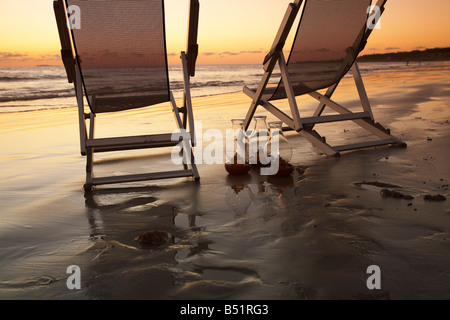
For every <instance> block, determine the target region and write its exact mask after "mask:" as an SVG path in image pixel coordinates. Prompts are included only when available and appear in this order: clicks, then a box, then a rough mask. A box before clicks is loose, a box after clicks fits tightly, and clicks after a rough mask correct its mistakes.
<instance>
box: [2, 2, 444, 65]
mask: <svg viewBox="0 0 450 320" xmlns="http://www.w3.org/2000/svg"><path fill="white" fill-rule="evenodd" d="M291 1H292V0H226V1H221V0H200V7H201V8H200V25H199V36H198V37H199V38H198V41H199V46H200V53H199V58H198V63H199V64H225V63H228V64H233V63H261V62H262V59H263V57H264V55H265V54H266V52H267V50H268V49H269V47H270V45H271V44H272V41H273V38H274V36H275V34H276V31H277V30H278V27H279V24H280V22H281V19H282V17H283V15H284V12H285V10H286V7H287V5H288V3H290V2H291ZM52 2H53V0H21V1H17V0H0V66H24V65H41V64H51V65H59V64H61V62H60V61H61V60H60V56H59V50H60V47H59V45H60V44H59V39H58V32H57V29H56V23H55V19H54V14H53V5H52ZM188 3H189V1H188V0H165V4H166V26H167V47H168V53H169V62H170V63H172V64H176V63H179V60H178V59H179V58H178V57H179V52H180V51H183V50H185V43H186V26H187V12H188ZM449 14H450V1H449V0H428V1H423V0H388V2H387V5H386V12H385V14H384V15H383V17H382V19H381V29H376V30H375V31H374V33H373V34H372V36H371V38H370V39H369V43H368V45H367V47H366V49H365V51H364V52H363V54H369V53H385V52H396V51H409V50H415V49H425V48H435V47H450V23H449V18H448V15H449ZM143 40H144V41H145V39H143Z"/></svg>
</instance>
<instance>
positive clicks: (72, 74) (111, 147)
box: [53, 0, 200, 190]
mask: <svg viewBox="0 0 450 320" xmlns="http://www.w3.org/2000/svg"><path fill="white" fill-rule="evenodd" d="M53 6H54V12H55V16H56V22H57V25H58V31H59V37H60V41H61V47H62V49H61V57H62V60H63V63H64V67H65V69H66V73H67V77H68V81H69V83H74V87H75V94H76V98H77V105H78V114H79V128H80V148H81V154H82V155H83V156H86V157H87V164H86V183H85V185H84V189H85V190H91V189H92V187H93V186H95V185H105V184H115V183H124V182H136V181H146V180H159V179H170V178H178V177H194V179H195V180H196V181H198V180H199V179H200V176H199V173H198V170H197V167H196V165H195V159H194V156H193V152H192V147H194V146H195V145H196V137H195V128H194V116H193V110H192V102H191V95H190V77H192V76H194V75H195V64H196V59H197V55H198V45H197V30H198V18H199V2H198V0H190V8H189V22H188V24H189V25H188V30H189V32H188V41H187V52H184V51H183V52H181V56H180V58H181V64H182V70H183V81H184V90H183V92H184V94H183V104H184V105H183V107H182V108H178V107H177V105H176V103H175V100H174V97H173V94H172V92H170V101H171V105H172V109H173V115H174V117H175V122H176V125H177V126H178V128H179V130H180V131H181V132H186V133H187V134H184V135H183V136H182V138H180V141H172V139H171V138H172V133H166V134H153V135H140V136H129V137H113V138H95V137H94V131H95V117H96V115H95V114H94V113H93V112H88V113H86V112H85V109H87V108H85V105H84V102H83V97H84V91H83V85H82V76H81V71H80V66H79V63H78V59H77V57H76V55H75V54H74V52H75V50H74V47H73V43H72V36H71V33H70V29H69V28H68V13H67V9H66V5H65V1H64V0H55V1H54V2H53ZM180 114H183V117H181V116H180ZM86 120H89V130H88V126H87V124H86ZM180 143H181V144H182V147H183V150H182V153H183V157H184V160H183V167H184V168H183V170H173V171H166V172H153V173H144V174H134V175H122V176H111V177H94V174H93V167H94V153H98V152H110V151H121V150H132V149H144V148H163V147H174V146H176V145H179V144H180Z"/></svg>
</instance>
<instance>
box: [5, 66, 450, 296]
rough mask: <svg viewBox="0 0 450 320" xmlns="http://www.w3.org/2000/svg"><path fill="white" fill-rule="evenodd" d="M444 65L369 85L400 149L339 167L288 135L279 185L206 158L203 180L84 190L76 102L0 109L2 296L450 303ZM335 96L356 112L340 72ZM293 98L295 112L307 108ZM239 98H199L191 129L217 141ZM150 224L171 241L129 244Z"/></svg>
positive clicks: (449, 92)
mask: <svg viewBox="0 0 450 320" xmlns="http://www.w3.org/2000/svg"><path fill="white" fill-rule="evenodd" d="M449 71H450V64H449V63H443V65H442V66H440V67H433V68H429V67H427V66H423V67H422V68H420V69H414V70H398V71H392V72H387V73H375V74H373V75H371V76H368V77H365V78H364V82H365V85H366V89H367V91H368V94H369V98H370V101H371V103H372V107H373V112H374V115H375V119H376V120H377V121H378V122H380V123H381V124H383V125H384V126H385V127H387V128H389V129H390V130H391V133H392V134H393V135H395V136H396V137H398V138H400V139H402V140H403V141H404V142H406V143H407V144H408V147H407V148H393V147H379V148H371V149H366V150H360V151H356V152H348V153H343V154H342V156H341V157H339V158H335V157H329V156H325V155H323V154H321V153H320V152H319V151H318V150H317V149H316V148H314V147H313V146H312V145H311V144H309V142H307V141H306V140H304V139H303V138H302V137H300V136H296V135H294V134H293V133H288V134H287V138H288V140H289V141H290V142H291V143H292V145H293V147H294V156H293V159H292V164H293V165H294V166H295V169H296V170H295V171H294V174H293V175H292V176H291V177H287V178H277V177H270V176H261V175H260V174H259V170H258V169H253V170H252V171H251V172H250V174H249V175H246V176H229V175H228V174H227V172H226V171H225V169H224V167H223V164H213V165H208V164H206V163H202V164H200V165H199V171H200V175H201V181H200V182H199V183H195V182H194V181H193V180H191V179H172V180H165V181H152V182H141V183H131V184H122V185H112V186H103V187H97V188H96V189H95V190H94V191H92V192H87V193H85V192H84V191H83V189H82V186H83V183H84V166H85V159H84V158H83V157H81V156H80V155H79V146H78V143H79V142H78V127H77V125H78V124H77V111H76V109H64V110H57V111H54V110H53V111H50V110H49V111H39V112H24V113H14V114H3V115H2V117H1V119H0V135H1V141H2V152H1V158H0V159H1V166H2V169H1V171H0V172H1V180H0V188H1V193H0V201H1V204H2V207H1V209H0V248H1V250H0V298H1V299H149V300H158V299H164V300H179V299H188V300H190V299H214V300H222V299H238V300H239V299H256V300H269V299H270V300H292V299H294V300H296V299H312V300H322V299H394V300H397V299H449V298H450V205H449V201H450V191H449V187H448V186H449V183H450V167H449V161H450V151H449V142H450V124H449V120H450V106H449V103H450V89H449V88H450V76H449V74H450V73H449ZM335 97H336V100H337V101H338V102H340V103H342V104H343V105H347V106H351V107H352V108H355V107H356V106H357V99H356V97H357V95H356V91H355V89H354V86H353V83H352V80H351V79H344V80H343V82H342V83H341V85H340V88H339V89H338V91H337V92H336V96H335ZM299 102H300V105H301V106H302V107H304V110H305V111H302V115H304V116H308V115H310V112H312V110H313V109H314V108H315V106H316V103H315V102H312V101H311V100H308V101H306V100H305V101H304V99H303V98H302V99H300V101H299ZM249 103H250V102H249V99H248V98H247V97H246V96H245V95H244V94H243V93H236V94H227V95H221V96H209V97H199V98H195V99H194V101H193V104H194V107H195V118H196V120H197V121H201V126H202V130H203V132H204V131H206V130H208V129H219V130H220V131H222V132H223V133H224V132H225V130H226V129H228V128H231V122H230V119H232V118H237V117H244V116H245V113H246V111H247V108H248V106H249ZM285 106H286V104H285ZM167 110H169V106H168V105H165V106H163V107H161V108H159V109H158V112H157V114H156V115H151V114H150V113H148V109H139V110H135V111H132V112H130V113H128V114H127V116H124V114H122V113H120V114H117V115H111V116H105V117H104V119H102V118H100V117H99V120H98V127H97V128H98V131H97V134H98V136H103V135H104V136H106V135H107V134H110V133H112V132H114V134H117V135H118V134H122V133H127V132H131V131H132V132H133V133H135V134H144V133H145V134H148V133H151V132H153V131H155V132H157V131H158V130H160V129H164V130H166V131H167V129H168V128H167V123H173V117H172V115H171V114H170V111H167ZM258 114H265V112H264V111H263V110H262V109H261V110H260V111H259V112H258ZM269 119H271V117H270V116H269ZM320 129H321V131H320V132H321V133H322V134H323V135H325V136H326V137H327V141H330V142H333V143H334V142H336V143H339V144H340V143H342V142H348V141H356V140H357V139H359V138H365V133H364V132H363V131H360V130H359V129H358V128H356V127H355V126H354V125H353V124H351V123H348V122H346V123H338V124H336V123H335V124H331V125H324V126H323V127H320ZM169 132H170V130H169ZM208 144H209V142H208V141H203V146H202V147H203V149H205V148H206V147H207V146H208ZM166 151H169V152H170V150H166ZM96 161H97V164H96V170H97V172H98V174H101V173H112V174H119V173H125V172H127V173H135V172H136V173H137V172H142V171H143V170H147V171H151V170H168V169H169V168H170V167H171V166H172V164H171V160H170V153H167V152H166V153H164V152H161V150H139V151H133V152H127V153H117V154H101V155H99V156H97V157H96ZM383 189H388V190H389V191H395V192H397V193H400V194H402V195H408V196H410V197H406V198H401V197H391V196H389V195H392V193H386V192H384V193H383V192H381V191H382V190H383ZM426 195H431V196H435V195H442V196H444V197H445V198H446V199H447V200H443V201H433V200H434V199H431V200H426V199H424V196H426ZM151 230H162V231H166V232H169V233H170V234H171V238H170V239H169V241H168V242H167V243H166V244H164V245H160V246H145V245H142V244H141V243H139V242H137V241H136V240H135V239H136V237H138V236H139V235H140V234H141V233H142V232H146V231H151ZM70 265H77V266H79V267H80V270H81V290H68V288H67V286H66V280H67V278H68V276H69V274H67V273H66V269H67V267H68V266H70ZM371 265H377V266H379V268H380V270H381V289H374V290H369V289H368V288H367V285H366V281H367V279H368V278H369V276H370V274H368V273H367V272H366V271H367V268H368V267H369V266H371Z"/></svg>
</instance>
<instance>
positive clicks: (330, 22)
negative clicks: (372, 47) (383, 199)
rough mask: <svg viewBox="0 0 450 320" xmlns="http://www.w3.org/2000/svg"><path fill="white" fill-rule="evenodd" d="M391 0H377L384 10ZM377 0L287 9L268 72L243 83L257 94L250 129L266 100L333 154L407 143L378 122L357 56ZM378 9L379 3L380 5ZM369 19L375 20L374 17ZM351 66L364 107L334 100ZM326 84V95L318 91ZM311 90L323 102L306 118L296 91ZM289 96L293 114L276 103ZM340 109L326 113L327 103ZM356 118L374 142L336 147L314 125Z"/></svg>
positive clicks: (313, 0)
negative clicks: (288, 44) (275, 79)
mask: <svg viewBox="0 0 450 320" xmlns="http://www.w3.org/2000/svg"><path fill="white" fill-rule="evenodd" d="M386 1H387V0H379V1H378V3H377V6H378V8H379V9H380V11H379V12H383V11H384V5H385V3H386ZM302 4H303V6H302ZM371 4H372V0H332V1H330V0H306V1H303V0H295V1H294V2H293V3H291V4H290V5H289V7H288V9H287V12H286V14H285V17H284V19H283V21H282V24H281V27H280V29H279V31H278V34H277V35H276V38H275V41H274V43H273V46H272V48H271V50H270V52H269V54H268V55H267V56H266V58H265V61H264V71H265V72H264V75H263V77H262V79H261V81H260V84H259V86H258V87H257V88H256V89H250V88H248V87H245V88H244V92H245V93H246V94H247V95H248V96H249V97H251V98H252V103H251V106H250V108H249V110H248V113H247V116H246V119H245V128H246V129H247V128H248V126H249V124H250V121H251V119H252V117H253V115H254V113H255V111H256V108H257V107H258V106H259V105H261V106H263V107H264V108H265V109H267V110H268V111H269V112H271V113H272V114H273V115H274V116H275V117H277V118H279V119H280V120H281V121H283V122H284V123H285V124H286V125H287V126H288V127H286V128H283V129H284V130H295V131H297V132H298V133H299V134H300V135H302V136H303V137H304V138H306V139H307V140H308V141H310V142H311V143H312V144H313V145H314V146H316V147H318V148H319V149H320V150H321V151H323V152H324V153H326V154H329V155H338V154H339V153H340V152H341V151H346V150H353V149H359V148H366V147H373V146H380V145H403V146H404V145H405V144H404V143H403V142H402V141H400V140H399V139H397V138H395V137H393V136H392V135H390V133H389V130H387V129H385V128H383V127H382V126H381V125H380V124H378V123H375V121H374V116H373V113H372V110H371V107H370V104H369V100H368V98H367V94H366V91H365V88H364V84H363V82H362V78H361V74H360V71H359V68H358V65H357V63H356V61H355V60H356V57H357V56H358V54H359V53H360V52H361V51H362V49H363V48H364V45H365V44H366V42H367V39H368V37H369V35H370V34H371V31H372V29H373V27H372V26H373V23H372V21H371V20H368V14H367V12H368V11H369V8H370V5H371ZM301 8H303V10H302V14H301V17H300V19H299V20H298V21H299V23H298V29H297V33H296V35H295V39H294V43H293V45H292V48H291V51H290V56H289V59H288V61H287V62H286V61H285V57H284V54H283V47H284V44H285V41H286V40H287V38H288V35H289V32H290V30H291V29H292V27H293V25H294V23H295V21H297V16H298V13H299V12H300V11H301V10H300V9H301ZM375 8H376V7H375ZM369 19H372V16H370V18H369ZM277 63H278V64H279V67H280V71H281V80H280V82H279V84H278V86H275V87H269V86H268V83H269V80H270V78H271V76H272V72H273V70H274V67H275V66H276V64H277ZM349 71H351V73H352V75H353V78H354V80H355V83H356V87H357V90H358V94H359V98H360V100H361V105H362V109H363V110H362V111H361V112H352V111H350V110H349V109H348V108H346V107H343V106H342V105H340V104H338V103H336V102H335V101H333V100H331V96H332V95H333V93H334V92H335V90H336V87H337V86H338V84H339V82H340V81H341V79H342V78H343V77H344V76H345V75H346V74H347V72H349ZM326 88H328V89H327V91H326V93H324V94H321V93H319V92H317V90H321V89H326ZM305 94H308V95H310V96H311V97H313V98H315V99H316V100H318V101H319V106H318V107H317V109H316V111H315V113H314V115H313V116H312V117H301V116H300V112H299V108H298V106H297V101H296V96H300V95H305ZM284 98H287V99H288V102H289V107H290V113H291V115H288V114H286V113H284V112H283V111H282V110H280V109H279V108H278V107H276V106H275V105H273V104H272V103H271V102H269V101H272V100H278V99H284ZM326 107H328V108H330V109H332V110H334V111H335V112H336V113H337V114H331V115H323V112H324V110H325V108H326ZM345 120H351V121H353V122H354V123H356V124H357V125H359V126H360V127H362V128H364V129H366V130H368V131H369V132H370V133H371V134H373V135H375V136H376V137H377V140H375V141H364V142H358V143H352V144H347V145H342V146H331V145H329V144H328V143H327V142H326V141H325V138H324V137H322V136H321V135H319V133H318V132H317V131H316V130H314V128H315V126H316V125H319V124H323V123H331V122H337V121H345Z"/></svg>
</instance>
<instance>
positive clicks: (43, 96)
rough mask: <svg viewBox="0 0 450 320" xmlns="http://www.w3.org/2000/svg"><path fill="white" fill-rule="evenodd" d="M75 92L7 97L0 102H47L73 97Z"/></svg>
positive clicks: (1, 98)
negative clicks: (48, 100)
mask: <svg viewBox="0 0 450 320" xmlns="http://www.w3.org/2000/svg"><path fill="white" fill-rule="evenodd" d="M73 96H74V93H73V92H60V93H58V92H51V93H36V94H32V95H26V96H7V97H0V102H16V101H34V100H46V99H57V98H69V97H73Z"/></svg>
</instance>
